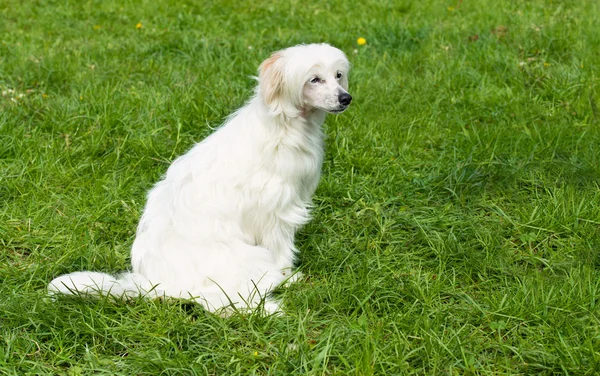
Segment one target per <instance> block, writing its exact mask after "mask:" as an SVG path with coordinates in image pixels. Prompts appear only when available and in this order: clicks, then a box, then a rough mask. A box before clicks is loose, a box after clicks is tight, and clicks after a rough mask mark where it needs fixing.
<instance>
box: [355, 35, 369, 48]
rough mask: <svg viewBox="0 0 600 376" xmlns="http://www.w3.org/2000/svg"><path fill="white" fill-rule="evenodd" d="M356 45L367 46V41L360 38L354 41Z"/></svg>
mask: <svg viewBox="0 0 600 376" xmlns="http://www.w3.org/2000/svg"><path fill="white" fill-rule="evenodd" d="M356 43H358V45H359V46H362V45H363V44H367V40H366V39H365V38H363V37H360V38H358V39H357V40H356Z"/></svg>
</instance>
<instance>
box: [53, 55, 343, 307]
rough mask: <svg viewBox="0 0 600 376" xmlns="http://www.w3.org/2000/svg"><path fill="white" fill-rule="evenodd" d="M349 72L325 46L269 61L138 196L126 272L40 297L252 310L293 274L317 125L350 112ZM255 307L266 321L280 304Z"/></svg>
mask: <svg viewBox="0 0 600 376" xmlns="http://www.w3.org/2000/svg"><path fill="white" fill-rule="evenodd" d="M348 71H349V63H348V61H347V59H346V57H345V55H344V54H343V52H341V51H340V50H338V49H336V48H334V47H331V46H329V45H327V44H311V45H299V46H295V47H290V48H288V49H285V50H282V51H279V52H276V53H274V54H273V55H272V56H271V57H270V58H269V59H267V60H265V61H264V62H263V63H262V64H261V66H260V68H259V78H258V81H259V84H258V86H257V89H256V93H255V95H254V96H253V97H252V98H251V99H250V101H249V102H248V103H247V104H246V105H245V106H244V107H242V108H240V109H239V110H238V111H237V112H235V113H234V114H232V115H231V116H230V117H229V118H228V120H227V121H226V122H225V123H224V124H223V125H222V126H221V127H220V128H219V129H218V130H217V131H216V132H214V133H213V134H211V135H210V136H209V137H207V138H206V139H205V140H203V141H202V142H200V143H199V144H197V145H195V146H194V147H193V148H192V149H191V150H190V151H188V152H187V153H186V154H184V155H183V156H181V157H179V158H177V159H176V160H175V161H174V162H173V164H172V165H171V166H170V167H169V169H168V171H167V173H166V176H165V178H164V179H163V180H162V181H160V182H158V183H157V184H156V185H155V186H154V188H153V189H152V190H151V191H150V193H149V194H148V202H147V204H146V207H145V210H144V214H143V215H142V218H141V220H140V223H139V226H138V229H137V235H136V238H135V241H134V243H133V247H132V250H131V263H132V270H133V272H131V273H124V274H122V275H120V276H117V277H113V276H110V275H108V274H104V273H98V272H76V273H71V274H67V275H63V276H60V277H58V278H56V279H54V280H53V281H52V282H50V284H49V286H48V289H49V291H50V292H51V293H63V294H83V295H92V296H93V295H111V296H116V297H122V296H126V297H132V296H139V295H147V296H151V297H159V296H166V297H175V298H190V299H194V300H196V301H197V302H199V303H201V304H202V305H203V306H204V307H205V308H206V309H208V310H210V311H216V310H219V309H221V308H223V307H230V306H231V305H234V306H235V307H236V308H241V309H244V308H251V309H252V308H256V307H257V306H258V305H259V303H260V302H261V301H262V299H264V297H265V296H266V295H267V294H268V292H269V291H271V290H272V289H273V288H275V287H276V286H278V285H279V284H281V283H282V282H284V281H286V279H288V278H289V277H290V276H291V275H292V268H293V263H294V260H295V256H296V252H297V249H296V247H295V246H294V236H295V233H296V231H297V230H298V229H299V228H300V227H301V226H302V225H304V224H305V223H306V222H307V221H308V220H309V218H310V213H309V211H310V208H311V198H312V195H313V193H314V191H315V189H316V188H317V184H318V181H319V177H320V173H321V164H322V162H323V154H324V148H323V133H322V130H321V125H322V124H323V121H324V120H325V115H326V113H327V112H332V113H339V112H342V111H343V110H345V109H346V107H347V106H348V104H349V103H341V102H340V101H341V99H340V95H341V94H344V93H345V95H347V91H346V90H347V87H348V81H347V77H348ZM340 76H341V77H340ZM347 97H349V95H347ZM264 307H265V310H266V311H268V312H274V311H277V310H278V309H279V303H278V302H276V301H274V300H272V299H267V300H266V303H265V306H264Z"/></svg>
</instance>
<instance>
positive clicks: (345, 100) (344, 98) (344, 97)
mask: <svg viewBox="0 0 600 376" xmlns="http://www.w3.org/2000/svg"><path fill="white" fill-rule="evenodd" d="M338 101H339V102H340V104H341V105H342V106H348V105H350V102H352V95H350V94H348V93H342V94H340V95H339V96H338Z"/></svg>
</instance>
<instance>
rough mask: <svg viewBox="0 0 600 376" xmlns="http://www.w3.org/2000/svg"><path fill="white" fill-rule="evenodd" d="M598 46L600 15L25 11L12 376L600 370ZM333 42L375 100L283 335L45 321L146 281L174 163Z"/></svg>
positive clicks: (2, 303) (507, 7) (16, 60)
mask: <svg viewBox="0 0 600 376" xmlns="http://www.w3.org/2000/svg"><path fill="white" fill-rule="evenodd" d="M598 25H600V3H599V2H597V1H567V0H564V1H557V0H546V1H542V0H531V1H525V0H522V1H517V0H515V1H496V0H464V1H460V0H451V1H445V2H444V1H433V0H431V1H408V0H403V1H389V2H386V1H363V2H356V1H341V0H336V1H328V2H318V3H316V2H300V1H289V2H288V1H280V2H265V3H264V4H263V5H261V4H258V3H256V4H252V3H251V2H238V1H221V2H215V3H210V2H206V4H201V2H199V1H191V0H183V1H149V0H148V1H136V2H133V1H127V0H125V1H115V0H107V1H76V0H67V1H55V0H48V1H39V0H31V1H17V0H5V1H3V2H1V3H0V93H1V96H0V374H7V375H25V374H62V375H70V376H72V375H88V374H95V375H116V374H122V375H157V374H181V375H192V374H193V375H205V374H216V375H231V374H244V375H245V374H273V375H287V374H309V375H316V374H326V375H327V374H332V375H345V374H352V375H369V374H379V375H398V374H419V375H438V374H439V375H454V374H482V375H492V374H493V375H499V374H546V375H550V374H569V375H593V374H598V373H600V207H599V206H600V110H599V107H600V85H599V80H600V70H599V69H600V52H599V51H600V33H599V32H598ZM359 37H364V38H365V39H366V41H367V43H366V44H365V45H358V44H357V38H359ZM321 41H326V42H329V43H331V44H333V45H335V46H337V47H339V48H340V49H342V50H344V51H345V52H346V54H347V55H348V57H349V59H350V60H351V62H352V64H353V71H352V73H351V75H350V92H351V93H352V95H353V96H354V102H353V104H352V106H351V107H350V109H349V110H348V111H347V112H345V113H344V114H342V115H340V116H330V117H329V118H328V120H327V121H326V125H325V127H326V133H327V135H328V139H327V156H326V160H325V163H324V166H323V177H322V180H321V183H320V185H319V189H318V190H317V194H316V196H315V210H314V219H313V221H312V222H311V223H310V224H309V225H307V226H306V227H305V228H304V229H303V230H302V231H301V233H300V234H299V236H298V239H297V244H298V247H299V249H300V250H301V255H300V260H299V264H300V268H301V270H302V271H303V273H304V274H305V275H306V276H307V278H306V280H304V281H302V282H300V283H298V284H295V285H293V286H291V287H290V288H288V289H283V290H281V291H279V292H278V295H279V296H280V297H281V299H282V300H283V302H284V305H285V312H286V314H285V315H283V316H280V317H260V316H256V315H254V316H240V315H237V316H233V317H231V318H220V317H215V316H213V315H211V314H208V313H206V312H204V311H203V310H202V308H201V307H199V306H197V305H193V304H189V303H186V302H159V301H145V300H139V301H133V302H117V303H115V302H111V301H107V300H81V299H74V298H60V299H58V300H57V301H51V300H49V299H48V298H47V296H46V294H45V287H46V284H47V283H48V282H49V281H50V280H51V279H52V278H54V277H56V276H58V275H60V274H63V273H67V272H72V271H78V270H84V269H85V270H97V271H105V272H111V273H115V272H118V271H123V270H125V269H126V268H128V266H129V261H128V253H129V247H130V246H131V243H132V241H133V237H134V231H135V227H136V224H137V221H138V218H139V217H140V214H141V211H142V209H143V206H144V202H145V194H146V192H147V191H148V189H149V188H150V187H152V185H153V183H155V182H156V181H157V180H158V179H159V178H160V177H161V175H162V174H163V173H164V172H165V171H166V168H167V166H168V165H169V163H170V162H171V161H172V160H173V159H174V158H176V157H177V156H179V155H181V154H183V153H185V151H186V150H188V149H189V148H190V147H191V145H193V144H194V143H195V142H198V141H199V140H201V139H202V138H204V137H205V136H206V135H208V134H209V133H210V132H211V129H213V128H214V127H216V126H218V125H219V124H220V123H221V121H222V120H223V118H224V117H225V116H227V115H228V114H229V113H230V112H231V111H232V110H234V109H235V108H237V107H238V106H240V105H241V104H243V103H244V102H245V101H246V100H247V99H248V97H249V96H250V95H251V93H252V90H253V86H254V81H253V80H252V78H251V76H252V75H254V74H256V68H257V67H258V64H259V63H260V62H261V61H262V60H263V59H265V58H266V57H268V56H269V54H270V53H271V52H272V51H274V50H277V49H280V48H284V47H287V46H290V45H294V44H297V43H307V42H321Z"/></svg>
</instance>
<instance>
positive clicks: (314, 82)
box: [309, 77, 321, 84]
mask: <svg viewBox="0 0 600 376" xmlns="http://www.w3.org/2000/svg"><path fill="white" fill-rule="evenodd" d="M319 81H321V79H320V78H319V77H315V78H311V79H310V81H309V82H310V83H311V84H316V83H318V82H319Z"/></svg>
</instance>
